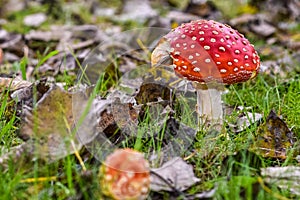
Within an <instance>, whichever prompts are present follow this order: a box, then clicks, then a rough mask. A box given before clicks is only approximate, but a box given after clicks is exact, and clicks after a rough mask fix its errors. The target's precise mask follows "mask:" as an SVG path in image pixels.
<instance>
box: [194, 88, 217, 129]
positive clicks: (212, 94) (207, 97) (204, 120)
mask: <svg viewBox="0 0 300 200" xmlns="http://www.w3.org/2000/svg"><path fill="white" fill-rule="evenodd" d="M194 87H195V89H196V90H197V113H198V123H199V125H200V126H208V125H222V122H223V108H222V99H221V94H222V89H221V88H220V87H213V86H212V87H207V86H206V85H201V84H199V83H195V84H194Z"/></svg>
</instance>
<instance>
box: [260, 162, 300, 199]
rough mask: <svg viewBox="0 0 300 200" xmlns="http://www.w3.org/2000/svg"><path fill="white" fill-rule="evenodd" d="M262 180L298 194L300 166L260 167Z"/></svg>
mask: <svg viewBox="0 0 300 200" xmlns="http://www.w3.org/2000/svg"><path fill="white" fill-rule="evenodd" d="M261 175H262V176H263V177H264V179H263V180H264V181H265V182H267V183H269V184H270V185H272V186H274V185H276V186H278V187H279V188H282V189H288V190H290V191H291V192H292V193H293V194H295V195H298V196H300V167H296V166H287V167H267V168H262V169H261Z"/></svg>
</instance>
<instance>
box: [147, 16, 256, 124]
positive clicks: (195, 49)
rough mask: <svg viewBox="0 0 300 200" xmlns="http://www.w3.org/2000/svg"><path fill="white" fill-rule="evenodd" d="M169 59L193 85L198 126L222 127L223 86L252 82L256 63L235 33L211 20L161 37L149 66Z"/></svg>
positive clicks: (249, 46)
mask: <svg viewBox="0 0 300 200" xmlns="http://www.w3.org/2000/svg"><path fill="white" fill-rule="evenodd" d="M169 58H171V61H172V66H173V68H174V71H175V73H176V75H177V76H179V77H182V78H185V79H187V80H189V81H193V85H194V87H195V89H196V90H197V112H198V115H199V122H200V123H204V122H209V123H220V124H221V123H222V118H223V110H222V101H221V91H222V90H221V88H222V87H220V86H222V85H223V84H233V83H239V82H244V81H247V80H249V79H252V78H254V77H255V76H256V75H257V73H258V71H259V67H260V59H259V56H258V54H257V52H256V51H255V49H254V46H253V45H252V44H250V42H249V41H248V40H247V39H246V38H245V37H244V36H243V35H242V34H240V33H239V32H238V31H237V30H234V29H232V28H231V27H230V26H228V25H226V24H222V23H219V22H215V21H213V20H197V21H192V22H190V23H186V24H182V25H181V26H179V27H177V28H175V29H173V30H172V31H171V32H169V33H168V34H167V35H165V36H164V37H163V38H162V39H161V40H160V41H159V44H158V45H157V47H156V48H155V49H154V51H153V52H152V56H151V62H152V66H158V65H160V64H161V63H165V62H166V60H167V59H169Z"/></svg>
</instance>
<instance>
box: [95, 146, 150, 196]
mask: <svg viewBox="0 0 300 200" xmlns="http://www.w3.org/2000/svg"><path fill="white" fill-rule="evenodd" d="M100 177H101V178H100V184H101V187H102V189H103V193H104V194H105V195H107V196H109V197H111V198H113V199H122V200H129V199H130V200H142V199H146V197H147V194H148V192H149V188H150V169H149V164H148V162H147V160H145V159H144V157H143V154H142V153H139V152H137V151H135V150H132V149H117V150H115V151H114V152H113V153H112V154H110V155H109V156H108V157H107V158H106V160H105V162H104V163H103V164H102V166H101V168H100Z"/></svg>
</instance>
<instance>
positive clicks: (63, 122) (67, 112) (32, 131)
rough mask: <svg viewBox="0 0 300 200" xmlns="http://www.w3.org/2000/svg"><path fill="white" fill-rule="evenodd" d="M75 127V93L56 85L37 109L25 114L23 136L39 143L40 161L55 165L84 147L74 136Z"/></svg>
mask: <svg viewBox="0 0 300 200" xmlns="http://www.w3.org/2000/svg"><path fill="white" fill-rule="evenodd" d="M72 126H73V113H72V94H71V93H68V92H66V91H64V90H63V89H61V88H60V87H58V86H55V85H54V86H53V87H52V88H51V89H50V90H49V91H48V92H47V93H46V94H45V95H44V96H43V97H42V98H41V99H40V100H39V101H38V103H37V104H36V107H35V108H33V109H30V110H27V111H25V116H24V120H23V123H22V127H21V131H20V132H21V133H20V134H21V136H22V137H23V138H27V139H31V140H34V141H36V143H35V145H36V146H35V149H36V153H37V156H38V157H39V158H41V159H43V160H45V161H47V162H53V161H55V160H57V159H60V158H63V157H65V156H67V155H69V154H72V153H74V151H75V148H76V149H80V148H81V144H79V143H78V142H77V141H76V138H75V136H74V135H72V132H71V127H72ZM72 143H75V144H76V147H74V146H72V145H73V144H72Z"/></svg>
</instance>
